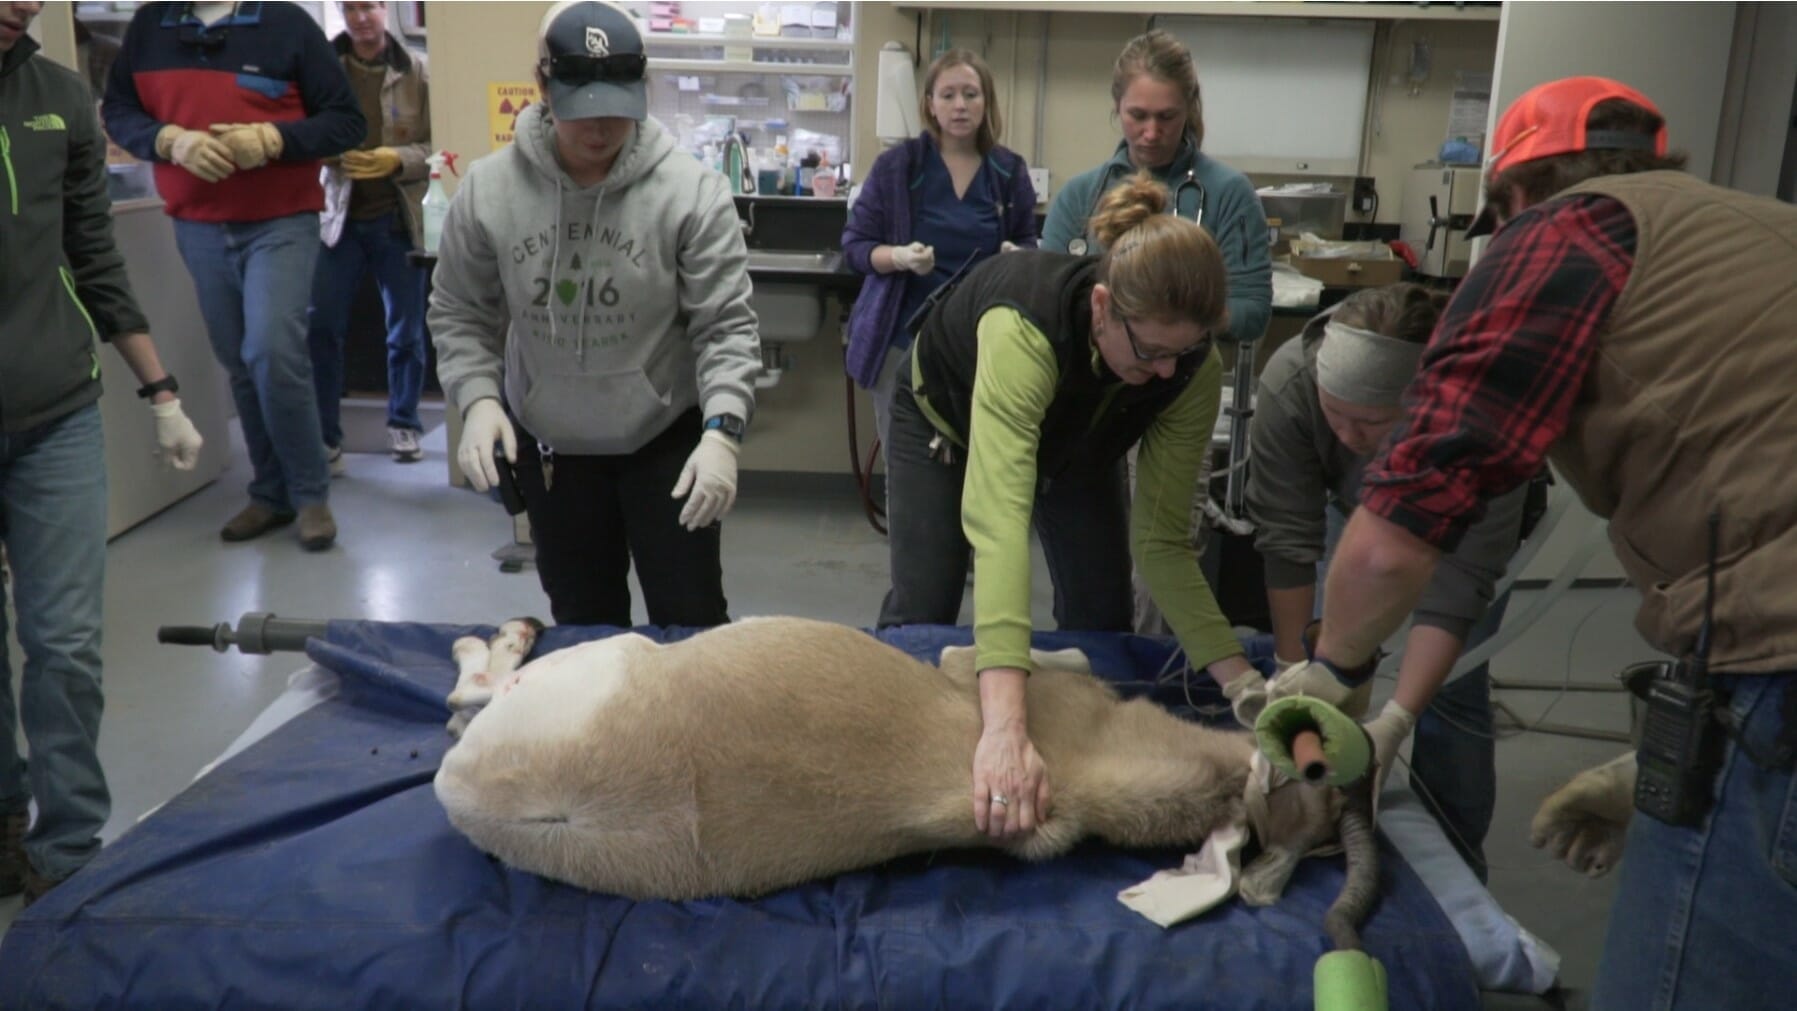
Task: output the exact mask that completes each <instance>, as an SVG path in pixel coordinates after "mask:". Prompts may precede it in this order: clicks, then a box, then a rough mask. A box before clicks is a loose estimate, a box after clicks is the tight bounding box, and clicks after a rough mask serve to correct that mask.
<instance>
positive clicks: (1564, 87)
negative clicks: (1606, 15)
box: [1466, 77, 1666, 238]
mask: <svg viewBox="0 0 1797 1011" xmlns="http://www.w3.org/2000/svg"><path fill="white" fill-rule="evenodd" d="M1612 98H1620V99H1622V100H1624V101H1627V102H1633V103H1634V104H1636V105H1639V106H1641V107H1643V108H1645V109H1647V110H1648V111H1650V112H1652V113H1654V114H1655V115H1659V116H1661V119H1662V122H1661V124H1660V129H1659V131H1658V132H1656V133H1654V134H1652V135H1649V134H1645V133H1636V132H1634V131H1632V130H1589V129H1586V126H1585V124H1586V121H1587V120H1589V119H1590V118H1591V110H1592V109H1593V108H1595V107H1596V106H1597V103H1599V102H1604V101H1608V100H1609V99H1612ZM1664 119H1665V117H1664V116H1663V115H1661V114H1660V108H1659V106H1657V105H1654V104H1653V101H1652V100H1651V99H1649V98H1648V97H1647V96H1646V95H1643V94H1642V93H1640V92H1639V91H1636V90H1635V89H1634V88H1631V87H1629V86H1628V85H1626V84H1623V83H1622V82H1621V81H1612V80H1610V79H1609V78H1607V77H1563V78H1561V79H1560V80H1558V81H1549V82H1547V83H1546V84H1538V85H1536V86H1535V87H1533V88H1530V89H1529V90H1528V91H1526V92H1524V93H1523V95H1522V97H1521V98H1518V99H1517V100H1516V101H1514V102H1511V103H1510V107H1509V108H1508V109H1505V110H1504V115H1503V116H1502V117H1500V118H1499V119H1498V124H1497V132H1496V133H1495V134H1493V136H1492V140H1491V149H1492V153H1491V155H1490V156H1489V157H1487V158H1486V159H1485V178H1486V180H1487V181H1489V180H1490V179H1492V178H1494V177H1496V176H1497V175H1498V174H1499V173H1501V172H1503V171H1504V170H1505V169H1508V168H1510V167H1511V166H1513V165H1520V164H1521V163H1523V162H1526V161H1534V160H1535V159H1537V158H1549V157H1552V156H1554V155H1557V154H1572V153H1574V152H1577V151H1602V150H1619V151H1649V150H1651V151H1652V152H1653V153H1654V154H1656V155H1664V154H1665V153H1666V124H1665V123H1664ZM1495 226H1496V220H1495V216H1494V215H1493V213H1492V212H1491V210H1490V205H1489V204H1488V205H1486V209H1485V210H1483V211H1481V212H1480V213H1479V216H1478V218H1477V219H1476V220H1475V221H1474V222H1473V224H1472V227H1471V228H1468V229H1467V231H1466V235H1467V238H1476V237H1478V236H1480V235H1488V234H1490V233H1491V230H1492V229H1493V228H1494V227H1495Z"/></svg>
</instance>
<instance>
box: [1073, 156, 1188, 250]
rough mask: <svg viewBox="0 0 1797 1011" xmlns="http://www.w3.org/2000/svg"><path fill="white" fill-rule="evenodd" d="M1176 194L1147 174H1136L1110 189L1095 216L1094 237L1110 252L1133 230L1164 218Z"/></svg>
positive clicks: (1093, 219) (1092, 224)
mask: <svg viewBox="0 0 1797 1011" xmlns="http://www.w3.org/2000/svg"><path fill="white" fill-rule="evenodd" d="M1172 200H1173V194H1172V193H1170V192H1169V191H1168V190H1167V187H1166V186H1165V185H1163V184H1162V183H1161V181H1160V180H1158V179H1156V178H1155V177H1154V176H1152V175H1149V174H1148V173H1147V172H1137V173H1135V174H1134V175H1132V176H1130V177H1129V178H1127V179H1125V180H1123V181H1122V182H1120V183H1118V184H1117V185H1116V186H1114V187H1112V188H1111V191H1110V192H1109V193H1106V194H1105V195H1104V199H1103V200H1101V201H1099V203H1098V210H1097V212H1095V213H1094V214H1093V215H1092V221H1091V227H1092V234H1093V235H1095V236H1097V238H1098V242H1099V244H1100V245H1103V246H1105V247H1106V248H1109V247H1111V246H1114V245H1116V243H1117V240H1118V239H1120V238H1122V237H1123V236H1124V235H1126V234H1128V233H1129V232H1130V230H1131V229H1134V228H1135V227H1136V226H1138V225H1140V224H1141V223H1142V222H1144V221H1147V220H1148V219H1149V218H1152V217H1154V216H1155V215H1157V214H1165V213H1166V212H1167V207H1168V205H1169V204H1170V203H1171V202H1172Z"/></svg>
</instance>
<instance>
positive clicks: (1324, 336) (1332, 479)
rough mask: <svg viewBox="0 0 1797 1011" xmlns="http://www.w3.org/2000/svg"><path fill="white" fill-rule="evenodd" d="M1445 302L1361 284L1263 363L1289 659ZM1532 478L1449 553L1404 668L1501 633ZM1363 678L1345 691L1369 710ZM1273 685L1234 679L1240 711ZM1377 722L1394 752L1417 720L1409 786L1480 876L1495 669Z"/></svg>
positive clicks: (1263, 494) (1254, 478) (1263, 455)
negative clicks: (1364, 475)
mask: <svg viewBox="0 0 1797 1011" xmlns="http://www.w3.org/2000/svg"><path fill="white" fill-rule="evenodd" d="M1441 308H1442V304H1441V296H1439V295H1437V294H1435V293H1432V292H1430V291H1429V290H1428V289H1426V288H1423V287H1421V286H1419V285H1414V284H1394V285H1390V286H1387V287H1383V288H1368V289H1364V290H1361V291H1358V292H1355V293H1354V294H1353V295H1350V296H1349V297H1348V298H1347V299H1346V300H1345V301H1344V302H1342V303H1341V304H1340V305H1338V306H1336V307H1334V308H1333V309H1332V310H1330V311H1328V312H1325V313H1322V314H1320V315H1318V316H1317V317H1315V318H1314V319H1312V320H1311V321H1310V322H1309V323H1308V324H1307V325H1306V326H1305V328H1304V331H1303V333H1302V334H1301V335H1300V336H1299V337H1298V338H1296V339H1294V340H1290V341H1287V342H1286V343H1285V344H1283V345H1282V346H1280V348H1279V349H1278V350H1277V351H1275V352H1274V353H1273V355H1272V357H1271V358H1270V359H1269V360H1268V362H1267V366H1266V369H1265V371H1264V373H1263V375H1262V377H1261V384H1260V393H1259V398H1258V401H1257V404H1256V408H1255V415H1254V425H1253V428H1252V429H1251V432H1250V436H1249V438H1250V459H1251V460H1252V461H1253V466H1252V469H1251V470H1250V471H1249V480H1248V486H1247V506H1248V515H1249V517H1250V518H1251V519H1252V520H1253V521H1254V524H1255V527H1256V533H1255V547H1256V548H1257V549H1258V550H1259V552H1260V554H1261V557H1262V559H1263V560H1264V561H1265V564H1266V583H1267V600H1268V604H1269V611H1270V613H1271V616H1272V620H1273V647H1274V655H1275V657H1276V658H1277V661H1278V664H1279V667H1280V668H1281V669H1282V670H1283V669H1285V668H1287V667H1289V666H1291V665H1293V664H1296V663H1299V662H1301V661H1303V660H1304V659H1305V658H1306V656H1307V655H1308V651H1307V648H1306V644H1305V642H1304V631H1305V628H1306V627H1307V626H1308V625H1309V624H1310V622H1311V619H1312V618H1313V617H1314V616H1315V615H1316V613H1317V611H1316V608H1317V603H1318V599H1319V594H1318V592H1317V587H1318V584H1319V581H1320V579H1321V577H1322V571H1323V566H1324V565H1325V564H1326V563H1327V560H1328V558H1329V555H1330V553H1331V549H1332V548H1333V546H1334V543H1335V541H1336V539H1337V538H1339V537H1340V535H1341V530H1342V528H1343V526H1344V525H1345V524H1346V521H1347V517H1348V514H1349V513H1351V512H1352V511H1353V510H1354V507H1355V505H1356V504H1357V503H1358V501H1359V497H1360V475H1361V470H1362V468H1364V467H1365V466H1366V464H1367V461H1368V460H1370V459H1371V458H1372V456H1373V454H1374V452H1375V451H1376V450H1378V448H1379V445H1380V443H1381V442H1383V441H1384V439H1385V436H1386V434H1387V433H1389V432H1390V431H1391V429H1392V428H1393V426H1395V425H1396V424H1397V422H1398V421H1399V420H1400V419H1401V418H1402V417H1403V413H1404V408H1403V407H1402V405H1401V399H1402V397H1403V393H1404V389H1405V387H1406V386H1407V385H1408V384H1409V383H1410V380H1411V378H1412V377H1414V376H1415V375H1416V371H1417V367H1418V364H1419V362H1420V359H1421V358H1422V353H1423V346H1424V344H1425V342H1427V341H1428V339H1429V334H1430V333H1431V332H1432V331H1433V330H1434V328H1435V322H1436V320H1437V319H1438V318H1439V317H1440V315H1441ZM1527 491H1528V488H1527V486H1526V485H1523V486H1519V487H1517V488H1516V489H1515V490H1514V491H1511V492H1507V493H1505V494H1504V495H1502V496H1499V497H1498V498H1496V499H1494V500H1493V501H1492V502H1491V503H1490V505H1489V507H1488V508H1487V509H1486V512H1485V516H1484V518H1483V519H1482V520H1480V521H1479V522H1478V523H1476V524H1474V525H1473V526H1472V528H1471V529H1470V530H1469V531H1468V533H1467V536H1466V538H1465V539H1464V540H1463V541H1461V543H1460V545H1459V547H1458V548H1457V549H1456V550H1455V551H1454V552H1452V553H1451V554H1448V555H1445V556H1444V557H1443V559H1442V563H1443V564H1442V565H1441V566H1440V567H1439V568H1438V569H1436V572H1435V576H1434V579H1433V581H1432V582H1431V583H1430V585H1429V588H1428V590H1427V591H1425V592H1424V594H1423V597H1422V599H1421V600H1420V601H1419V602H1418V604H1417V606H1416V609H1415V610H1414V611H1413V612H1412V614H1411V627H1410V631H1409V634H1408V637H1407V638H1406V640H1405V648H1404V655H1403V659H1402V665H1403V667H1404V668H1406V669H1408V668H1413V667H1414V668H1417V669H1418V673H1419V674H1422V675H1424V676H1426V677H1427V678H1428V679H1429V681H1430V682H1431V683H1433V684H1441V683H1442V682H1443V681H1444V680H1446V679H1447V677H1448V674H1449V672H1450V670H1451V669H1452V668H1453V666H1454V663H1455V661H1457V660H1458V659H1459V657H1460V654H1461V652H1462V650H1463V649H1466V648H1469V647H1471V646H1475V645H1477V644H1478V643H1479V642H1482V641H1484V640H1485V639H1487V638H1489V637H1490V636H1491V635H1492V634H1493V633H1495V632H1496V631H1497V628H1498V625H1499V624H1500V623H1501V622H1502V620H1503V611H1504V605H1505V603H1506V602H1507V599H1499V600H1497V601H1495V602H1494V601H1493V599H1492V593H1493V587H1494V585H1495V584H1496V582H1497V580H1498V578H1499V577H1500V576H1501V575H1503V572H1504V566H1505V564H1506V563H1507V562H1508V561H1509V559H1510V556H1511V555H1512V554H1514V553H1515V550H1516V546H1517V542H1518V539H1519V535H1520V532H1521V527H1522V513H1523V505H1524V499H1525V497H1526V493H1527ZM1507 596H1508V595H1506V598H1507ZM1369 688H1370V683H1369V684H1367V685H1363V686H1362V690H1361V691H1360V692H1359V693H1358V695H1357V697H1356V698H1355V699H1354V700H1353V701H1352V702H1351V703H1350V704H1351V705H1353V706H1355V707H1357V709H1358V710H1360V711H1364V710H1365V709H1366V707H1367V695H1368V690H1367V689H1369ZM1267 690H1268V689H1267V687H1266V685H1265V684H1264V683H1263V682H1260V681H1258V680H1243V681H1242V682H1241V683H1239V684H1236V685H1232V686H1231V687H1230V689H1229V694H1230V696H1231V698H1232V700H1233V701H1234V703H1235V708H1236V712H1237V715H1238V716H1239V717H1241V718H1243V719H1244V720H1245V721H1246V722H1248V723H1250V724H1251V723H1252V721H1253V717H1254V716H1255V715H1258V712H1259V709H1260V707H1261V706H1262V705H1264V703H1265V701H1266V693H1267ZM1354 715H1357V716H1358V715H1359V712H1356V713H1354ZM1375 728H1377V730H1378V731H1380V732H1379V733H1375V743H1377V744H1379V745H1380V755H1381V757H1382V758H1384V759H1385V760H1386V761H1387V762H1388V763H1389V761H1390V756H1391V755H1393V754H1395V753H1396V751H1397V747H1398V745H1399V744H1400V743H1401V742H1402V741H1403V739H1404V738H1406V737H1409V736H1410V735H1411V731H1412V729H1413V728H1414V730H1415V734H1416V741H1415V744H1414V747H1413V748H1412V752H1411V763H1412V773H1411V783H1412V784H1413V786H1414V787H1415V788H1416V790H1417V792H1418V793H1419V794H1421V795H1422V796H1423V798H1424V801H1425V806H1427V807H1428V808H1429V809H1430V810H1431V811H1432V812H1433V813H1434V815H1435V817H1436V820H1437V821H1439V822H1440V823H1441V825H1442V830H1443V832H1444V833H1445V834H1446V835H1447V837H1448V839H1449V840H1450V841H1451V842H1452V843H1453V844H1454V847H1455V849H1456V850H1458V851H1459V853H1460V855H1461V857H1462V858H1464V859H1465V860H1466V862H1467V865H1468V866H1469V867H1471V868H1472V870H1473V872H1474V873H1475V874H1477V875H1478V876H1479V878H1480V880H1484V879H1485V877H1486V865H1485V858H1484V854H1483V852H1482V844H1483V842H1484V838H1485V833H1486V830H1487V829H1488V828H1489V827H1490V825H1491V815H1492V808H1493V806H1494V805H1495V803H1496V797H1497V771H1496V757H1495V748H1494V742H1493V740H1492V735H1491V731H1492V717H1491V684H1490V675H1489V671H1488V669H1487V668H1486V666H1485V665H1483V664H1481V665H1479V666H1478V667H1476V668H1474V669H1472V670H1470V671H1467V672H1465V673H1464V674H1462V675H1461V676H1459V677H1457V678H1455V679H1454V680H1452V681H1450V682H1448V683H1447V684H1446V685H1445V687H1443V688H1442V689H1441V691H1440V693H1439V694H1437V695H1436V697H1435V700H1434V702H1433V703H1432V704H1430V705H1429V707H1428V708H1427V709H1425V710H1424V711H1423V712H1421V713H1412V712H1410V711H1409V710H1407V709H1405V708H1404V707H1403V706H1402V705H1399V704H1398V702H1397V701H1395V700H1394V701H1393V702H1391V703H1390V704H1388V705H1387V706H1386V707H1385V709H1384V711H1383V712H1382V713H1381V714H1380V715H1379V716H1378V717H1377V718H1375V719H1374V721H1373V722H1372V723H1371V724H1369V730H1374V729H1375ZM1388 768H1389V765H1388Z"/></svg>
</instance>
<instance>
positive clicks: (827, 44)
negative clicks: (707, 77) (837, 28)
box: [643, 32, 855, 53]
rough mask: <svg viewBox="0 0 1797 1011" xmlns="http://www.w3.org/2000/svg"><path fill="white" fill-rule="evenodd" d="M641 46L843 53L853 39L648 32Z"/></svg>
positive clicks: (851, 45)
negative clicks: (728, 47)
mask: <svg viewBox="0 0 1797 1011" xmlns="http://www.w3.org/2000/svg"><path fill="white" fill-rule="evenodd" d="M643 42H644V43H645V44H646V45H648V46H649V47H651V48H654V47H656V46H667V47H669V48H673V47H677V46H678V47H684V48H698V47H701V46H747V47H749V48H750V49H811V50H823V51H826V52H838V53H846V52H849V51H850V50H853V49H854V48H855V40H854V39H819V38H790V39H789V38H785V37H783V36H779V35H749V36H728V35H700V34H697V33H688V32H679V33H675V32H650V33H649V34H648V35H645V36H643Z"/></svg>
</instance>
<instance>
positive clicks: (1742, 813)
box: [1591, 671, 1797, 1011]
mask: <svg viewBox="0 0 1797 1011" xmlns="http://www.w3.org/2000/svg"><path fill="white" fill-rule="evenodd" d="M1793 682H1797V672H1788V671H1787V672H1784V673H1781V674H1768V675H1760V676H1740V677H1719V678H1717V679H1716V687H1717V688H1718V689H1719V690H1721V691H1725V692H1728V693H1729V694H1730V695H1731V696H1732V698H1730V699H1729V708H1730V709H1732V710H1733V711H1734V714H1735V716H1736V717H1737V718H1738V719H1739V720H1740V721H1741V722H1742V724H1743V725H1744V729H1743V734H1744V736H1745V737H1747V738H1748V739H1749V740H1751V741H1752V742H1753V743H1754V744H1755V745H1756V746H1757V747H1758V748H1760V749H1762V750H1765V751H1770V750H1771V748H1772V745H1773V742H1774V740H1775V739H1776V738H1777V736H1778V734H1779V733H1780V731H1781V730H1782V728H1783V723H1784V721H1783V717H1782V714H1781V712H1780V708H1781V707H1782V705H1783V701H1784V696H1785V693H1786V692H1790V691H1797V685H1794V684H1793ZM1715 798H1716V806H1715V807H1714V808H1713V809H1712V810H1711V811H1710V813H1709V816H1708V817H1707V818H1705V819H1704V822H1703V824H1702V825H1700V826H1698V827H1696V828H1673V827H1671V826H1669V825H1666V824H1664V823H1662V822H1659V821H1656V820H1654V819H1653V818H1651V817H1649V816H1647V815H1645V814H1642V813H1640V812H1639V811H1637V812H1635V817H1634V819H1633V820H1632V821H1631V822H1630V824H1629V834H1628V843H1627V846H1626V848H1625V850H1624V853H1625V855H1624V857H1623V861H1622V869H1621V876H1622V879H1621V881H1619V882H1618V883H1617V888H1616V899H1615V902H1614V903H1613V904H1612V905H1611V907H1610V928H1609V932H1608V933H1607V934H1606V935H1605V937H1604V953H1603V957H1602V958H1601V959H1600V960H1599V962H1598V967H1597V983H1596V986H1595V987H1594V988H1593V991H1592V996H1591V1006H1592V1007H1593V1008H1595V1009H1598V1011H1604V1009H1612V1008H1614V1009H1627V1011H1650V1009H1652V1011H1662V1009H1674V1008H1728V1009H1730V1011H1741V1009H1753V1008H1788V1007H1790V1006H1791V1003H1792V1000H1793V996H1792V995H1793V994H1797V930H1794V929H1793V926H1794V925H1797V780H1794V779H1793V777H1792V775H1791V770H1790V769H1789V768H1785V769H1782V770H1776V771H1770V770H1766V769H1762V768H1760V767H1759V766H1758V765H1756V764H1754V762H1753V760H1752V759H1750V758H1748V757H1747V755H1746V754H1744V753H1743V752H1742V750H1741V748H1740V747H1739V745H1737V744H1736V743H1735V742H1734V741H1729V742H1728V744H1727V745H1726V747H1725V749H1724V753H1723V760H1722V769H1721V772H1720V773H1719V774H1718V776H1717V780H1716V791H1715Z"/></svg>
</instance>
